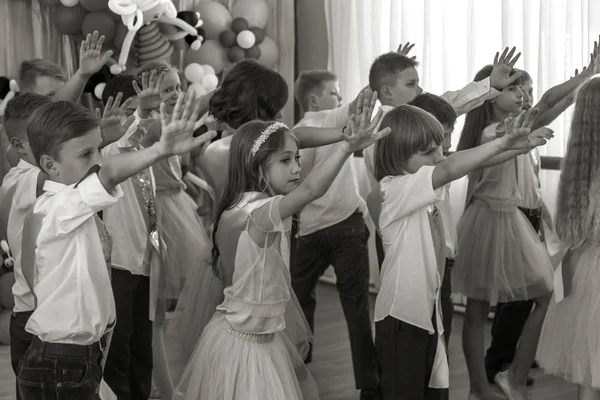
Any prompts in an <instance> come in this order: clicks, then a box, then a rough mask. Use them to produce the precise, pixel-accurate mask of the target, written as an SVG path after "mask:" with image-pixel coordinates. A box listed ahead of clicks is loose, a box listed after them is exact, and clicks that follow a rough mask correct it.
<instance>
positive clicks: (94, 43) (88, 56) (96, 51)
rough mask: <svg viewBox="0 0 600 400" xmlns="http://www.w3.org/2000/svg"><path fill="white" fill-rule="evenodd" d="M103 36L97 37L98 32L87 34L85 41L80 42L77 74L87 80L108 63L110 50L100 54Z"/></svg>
mask: <svg viewBox="0 0 600 400" xmlns="http://www.w3.org/2000/svg"><path fill="white" fill-rule="evenodd" d="M103 43H104V36H100V37H98V31H94V33H88V35H87V37H86V39H85V40H84V41H82V42H81V47H80V48H79V73H80V74H81V75H82V76H83V77H85V78H89V77H90V76H92V75H94V74H95V73H96V72H98V71H100V69H101V68H102V66H103V65H104V64H106V63H107V62H108V60H109V59H110V57H111V56H112V54H113V52H112V50H108V51H106V52H105V53H104V54H102V44H103Z"/></svg>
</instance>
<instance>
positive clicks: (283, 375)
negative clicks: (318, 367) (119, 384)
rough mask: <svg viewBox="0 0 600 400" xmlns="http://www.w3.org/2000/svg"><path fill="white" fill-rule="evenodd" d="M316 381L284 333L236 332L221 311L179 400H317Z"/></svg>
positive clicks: (202, 343)
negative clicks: (258, 333)
mask: <svg viewBox="0 0 600 400" xmlns="http://www.w3.org/2000/svg"><path fill="white" fill-rule="evenodd" d="M318 398H319V394H318V389H317V385H316V382H315V381H314V379H313V378H312V376H311V375H310V372H309V371H308V369H307V368H306V366H305V365H304V362H303V361H302V358H301V356H300V354H299V353H298V351H297V350H296V348H295V346H294V345H293V344H292V342H291V341H290V340H289V339H288V337H287V335H286V334H285V333H283V332H278V333H273V334H262V335H253V334H247V333H242V332H238V331H235V330H234V329H233V328H232V327H231V326H230V325H229V323H228V322H227V320H226V319H225V318H224V316H223V314H221V313H220V312H219V313H217V314H215V316H214V317H213V319H212V320H211V321H210V323H209V324H208V325H207V326H206V328H205V330H204V332H203V333H202V337H201V339H200V341H199V342H198V346H197V347H196V349H195V350H194V354H193V356H192V358H191V360H190V363H189V364H188V366H187V367H186V370H185V371H184V373H183V377H182V380H181V382H180V383H179V385H178V387H177V389H176V391H175V395H174V397H173V400H205V399H206V400H208V399H210V400H271V399H272V400H279V399H281V400H317V399H318Z"/></svg>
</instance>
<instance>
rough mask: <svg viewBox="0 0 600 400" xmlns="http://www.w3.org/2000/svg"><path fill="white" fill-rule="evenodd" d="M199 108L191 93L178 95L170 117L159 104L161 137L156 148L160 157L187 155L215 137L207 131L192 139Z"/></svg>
mask: <svg viewBox="0 0 600 400" xmlns="http://www.w3.org/2000/svg"><path fill="white" fill-rule="evenodd" d="M200 107H201V105H200V103H199V102H197V101H196V96H195V93H193V92H192V93H189V94H186V93H180V94H179V97H178V98H177V103H176V104H175V108H174V109H173V113H172V114H171V115H167V105H166V104H165V103H161V105H160V120H161V136H160V140H159V141H158V142H157V143H156V146H157V149H158V151H159V153H160V154H161V155H162V156H167V157H168V156H172V155H175V154H184V153H187V152H189V151H191V150H193V149H194V148H196V147H199V146H202V145H204V144H205V143H206V142H209V141H210V140H211V139H213V138H214V137H215V136H216V135H217V133H216V132H215V131H208V132H206V133H205V134H203V135H200V136H198V137H194V122H195V121H196V120H197V119H198V114H199V112H200Z"/></svg>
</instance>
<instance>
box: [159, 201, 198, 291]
mask: <svg viewBox="0 0 600 400" xmlns="http://www.w3.org/2000/svg"><path fill="white" fill-rule="evenodd" d="M156 207H157V211H158V212H157V217H158V221H157V224H158V228H159V230H160V234H161V238H162V239H163V241H164V243H165V245H166V250H165V252H164V253H165V254H164V255H163V263H164V265H165V267H166V268H165V277H166V296H167V298H169V299H176V298H178V297H179V295H180V293H181V290H182V288H183V285H184V283H185V280H186V279H187V278H188V277H189V276H190V275H191V274H192V273H193V272H194V271H195V270H196V269H197V268H198V260H199V259H200V254H201V251H203V249H204V247H205V246H206V245H207V244H208V243H209V242H210V240H209V238H208V235H207V234H206V231H205V230H204V226H203V224H202V220H201V219H200V217H199V216H198V213H197V212H196V209H197V206H196V203H195V202H194V200H192V198H191V197H190V196H189V195H188V194H187V193H185V192H184V191H183V190H177V191H158V192H157V196H156Z"/></svg>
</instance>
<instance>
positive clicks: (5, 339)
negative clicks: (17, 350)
mask: <svg viewBox="0 0 600 400" xmlns="http://www.w3.org/2000/svg"><path fill="white" fill-rule="evenodd" d="M11 314H12V309H10V310H2V311H0V343H1V344H10V315H11Z"/></svg>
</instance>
